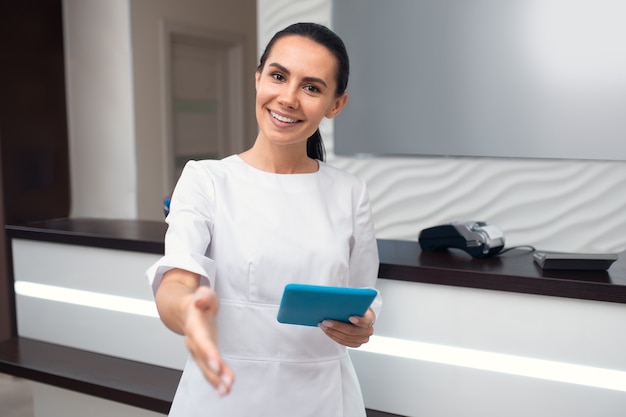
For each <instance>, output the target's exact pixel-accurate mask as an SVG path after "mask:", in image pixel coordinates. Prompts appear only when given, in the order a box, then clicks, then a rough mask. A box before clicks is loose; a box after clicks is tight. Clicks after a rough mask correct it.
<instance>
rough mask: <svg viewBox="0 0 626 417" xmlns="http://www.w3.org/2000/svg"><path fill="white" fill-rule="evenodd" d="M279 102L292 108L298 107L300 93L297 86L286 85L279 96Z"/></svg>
mask: <svg viewBox="0 0 626 417" xmlns="http://www.w3.org/2000/svg"><path fill="white" fill-rule="evenodd" d="M278 104H280V105H281V106H284V107H288V108H290V109H295V108H297V107H298V95H297V91H296V88H295V87H291V86H285V88H283V90H282V91H281V94H280V96H279V97H278Z"/></svg>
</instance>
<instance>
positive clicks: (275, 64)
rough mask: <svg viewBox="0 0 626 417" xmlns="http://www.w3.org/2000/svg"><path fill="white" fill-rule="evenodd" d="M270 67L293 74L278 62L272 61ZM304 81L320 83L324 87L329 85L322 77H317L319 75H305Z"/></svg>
mask: <svg viewBox="0 0 626 417" xmlns="http://www.w3.org/2000/svg"><path fill="white" fill-rule="evenodd" d="M268 67H274V68H278V69H279V70H280V71H282V72H284V73H285V74H287V75H291V71H289V70H288V69H287V68H285V67H283V66H282V65H280V64H278V63H276V62H272V63H271V64H269V65H268ZM303 81H305V82H309V83H320V84H322V85H323V86H324V87H328V86H327V85H326V82H325V81H324V80H322V79H321V78H317V77H304V79H303Z"/></svg>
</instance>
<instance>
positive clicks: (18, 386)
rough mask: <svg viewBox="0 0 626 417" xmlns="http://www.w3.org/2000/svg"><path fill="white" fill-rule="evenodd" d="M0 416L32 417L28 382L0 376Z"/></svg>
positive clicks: (30, 391) (30, 392)
mask: <svg viewBox="0 0 626 417" xmlns="http://www.w3.org/2000/svg"><path fill="white" fill-rule="evenodd" d="M0 416H2V417H33V416H34V412H33V399H32V388H31V385H30V382H28V381H25V380H23V379H19V378H15V377H13V376H11V375H5V374H0Z"/></svg>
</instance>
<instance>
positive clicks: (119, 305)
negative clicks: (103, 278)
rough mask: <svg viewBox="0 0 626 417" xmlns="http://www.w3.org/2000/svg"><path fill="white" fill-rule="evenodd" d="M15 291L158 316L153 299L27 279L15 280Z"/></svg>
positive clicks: (81, 304) (34, 296)
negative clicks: (46, 283)
mask: <svg viewBox="0 0 626 417" xmlns="http://www.w3.org/2000/svg"><path fill="white" fill-rule="evenodd" d="M15 293H16V294H17V295H21V296H24V297H32V298H39V299H42V300H49V301H58V302H61V303H67V304H74V305H79V306H84V307H92V308H100V309H104V310H110V311H117V312H120V313H128V314H135V315H138V316H146V317H157V318H158V317H159V314H158V312H157V309H156V305H155V304H154V302H153V301H146V300H139V299H136V298H130V297H123V296H119V295H110V294H102V293H97V292H93V291H85V290H76V289H73V288H64V287H57V286H53V285H45V284H38V283H34V282H28V281H16V282H15Z"/></svg>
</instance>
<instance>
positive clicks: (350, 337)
mask: <svg viewBox="0 0 626 417" xmlns="http://www.w3.org/2000/svg"><path fill="white" fill-rule="evenodd" d="M319 327H320V328H321V329H322V330H323V331H324V333H326V335H327V336H329V337H330V338H331V339H333V340H334V341H336V342H337V343H340V344H342V345H344V346H349V347H359V346H361V345H362V344H364V343H367V342H368V341H369V338H370V336H371V335H372V334H373V333H374V330H373V328H371V327H358V326H354V325H352V324H349V323H343V322H339V321H334V320H324V321H323V322H322V323H320V325H319Z"/></svg>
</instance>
